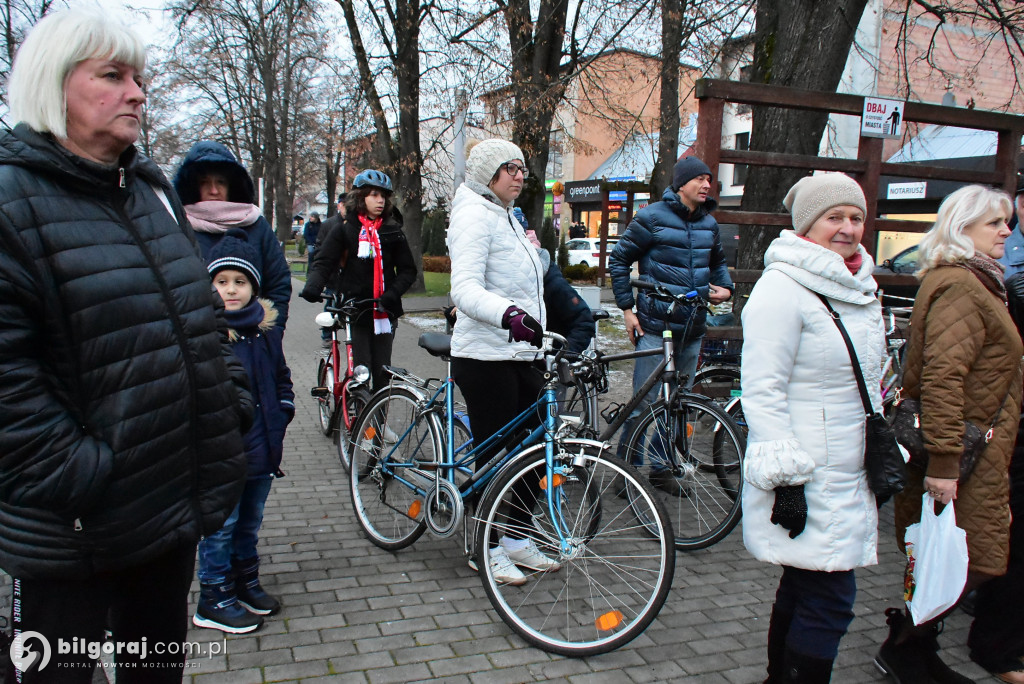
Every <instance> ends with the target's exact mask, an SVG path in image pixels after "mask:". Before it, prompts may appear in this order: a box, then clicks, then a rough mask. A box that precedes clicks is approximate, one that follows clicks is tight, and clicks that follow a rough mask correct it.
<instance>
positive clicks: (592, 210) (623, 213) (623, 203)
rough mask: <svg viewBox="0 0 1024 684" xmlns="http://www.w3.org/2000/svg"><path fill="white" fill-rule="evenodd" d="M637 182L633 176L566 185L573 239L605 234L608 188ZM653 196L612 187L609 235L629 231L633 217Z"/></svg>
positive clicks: (609, 199) (615, 235)
mask: <svg viewBox="0 0 1024 684" xmlns="http://www.w3.org/2000/svg"><path fill="white" fill-rule="evenodd" d="M630 181H633V182H635V181H634V179H633V178H632V177H630V178H612V179H609V180H607V181H602V180H586V181H575V182H571V183H566V184H565V199H566V201H567V202H568V203H569V206H570V207H571V208H572V225H573V226H575V228H572V227H570V234H569V237H570V238H588V237H589V238H596V237H599V236H600V233H601V215H602V209H603V207H602V202H603V200H604V192H605V189H608V186H609V185H611V186H613V187H614V186H615V185H616V184H619V183H624V182H630ZM631 200H632V201H631ZM649 201H650V196H649V195H648V194H646V193H632V192H627V191H626V190H613V189H608V237H617V236H619V235H621V234H622V233H624V232H626V226H627V225H628V224H629V220H630V218H632V216H633V214H635V213H636V212H637V211H639V210H640V209H643V208H644V207H646V206H647V203H648V202H649Z"/></svg>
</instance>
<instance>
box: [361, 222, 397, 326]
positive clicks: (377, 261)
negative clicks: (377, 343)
mask: <svg viewBox="0 0 1024 684" xmlns="http://www.w3.org/2000/svg"><path fill="white" fill-rule="evenodd" d="M359 223H360V224H361V225H362V228H361V229H360V230H359V249H358V251H357V252H356V256H357V257H359V258H360V259H370V258H372V259H373V297H374V299H379V298H380V296H381V295H382V294H384V257H383V255H382V254H381V251H380V235H379V234H378V232H377V231H379V230H380V226H381V223H383V219H381V218H379V217H378V218H376V219H373V220H370V219H369V218H367V217H366V216H364V215H363V214H360V215H359ZM373 332H374V333H376V334H377V335H385V334H387V333H390V332H391V319H390V318H388V315H387V313H386V312H385V311H384V310H383V309H381V308H380V304H374V305H373Z"/></svg>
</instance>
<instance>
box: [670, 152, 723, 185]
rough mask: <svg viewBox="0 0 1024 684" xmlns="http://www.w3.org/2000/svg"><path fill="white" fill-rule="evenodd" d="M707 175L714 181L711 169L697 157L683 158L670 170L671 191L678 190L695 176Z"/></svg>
mask: <svg viewBox="0 0 1024 684" xmlns="http://www.w3.org/2000/svg"><path fill="white" fill-rule="evenodd" d="M704 174H707V175H709V176H711V179H712V180H714V178H715V177H714V175H713V174H712V173H711V169H709V168H708V165H707V164H705V163H704V162H702V161H701V160H700V159H697V157H685V158H683V159H680V160H679V161H677V162H676V166H675V168H674V169H672V189H673V190H679V188H681V187H683V186H684V185H686V184H687V183H689V182H690V181H692V180H693V179H694V178H696V177H697V176H702V175H704Z"/></svg>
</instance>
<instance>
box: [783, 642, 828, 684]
mask: <svg viewBox="0 0 1024 684" xmlns="http://www.w3.org/2000/svg"><path fill="white" fill-rule="evenodd" d="M785 658H786V667H785V670H786V671H785V673H784V674H785V679H783V680H781V681H783V682H786V684H828V683H829V682H830V681H832V662H833V661H832V659H831V658H813V657H811V656H807V655H803V654H801V653H796V652H794V651H790V650H788V649H787V650H786V656H785Z"/></svg>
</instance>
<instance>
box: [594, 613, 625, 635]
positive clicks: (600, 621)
mask: <svg viewBox="0 0 1024 684" xmlns="http://www.w3.org/2000/svg"><path fill="white" fill-rule="evenodd" d="M623 622H625V618H624V617H623V616H622V611H620V610H613V611H611V612H610V613H605V614H604V615H602V616H600V617H598V618H597V620H595V621H594V624H595V625H597V629H598V631H601V632H610V631H611V630H613V629H615V628H616V627H620V626H621V625H622V623H623Z"/></svg>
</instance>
